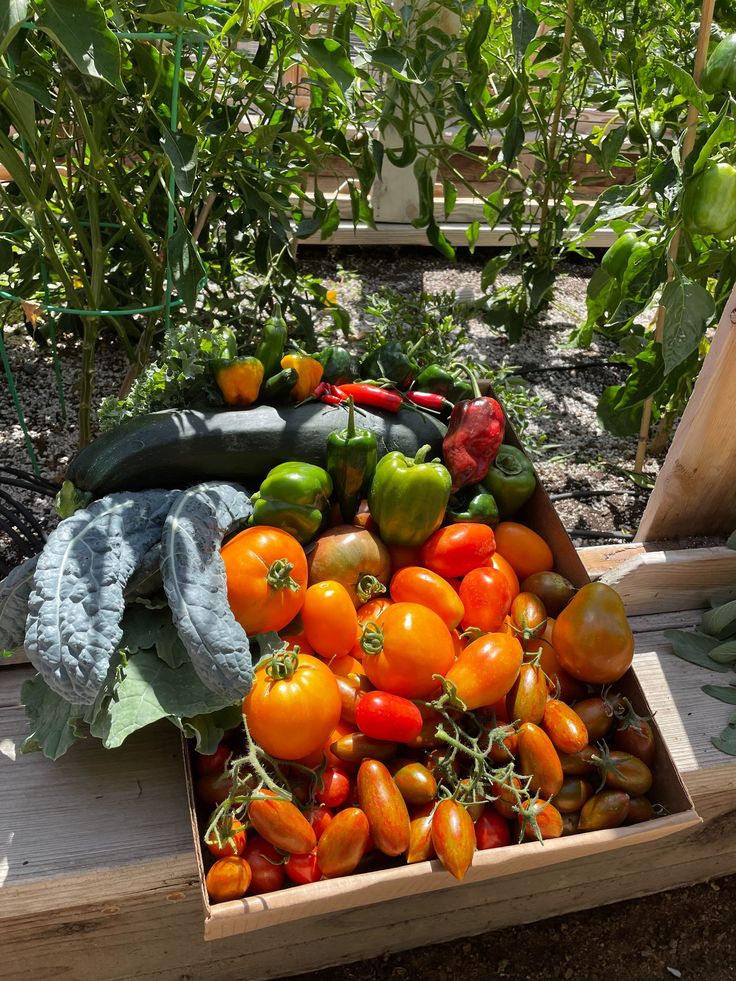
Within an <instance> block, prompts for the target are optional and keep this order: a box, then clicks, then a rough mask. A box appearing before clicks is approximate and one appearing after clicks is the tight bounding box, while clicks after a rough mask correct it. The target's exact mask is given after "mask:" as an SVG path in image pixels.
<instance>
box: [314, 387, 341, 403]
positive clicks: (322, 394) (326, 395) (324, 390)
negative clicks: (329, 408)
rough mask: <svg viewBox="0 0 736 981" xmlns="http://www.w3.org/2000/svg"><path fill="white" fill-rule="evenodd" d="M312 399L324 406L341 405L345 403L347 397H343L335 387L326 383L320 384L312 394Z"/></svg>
mask: <svg viewBox="0 0 736 981" xmlns="http://www.w3.org/2000/svg"><path fill="white" fill-rule="evenodd" d="M312 397H313V398H315V399H319V400H320V402H324V404H325V405H341V404H342V403H343V402H345V401H347V395H343V394H342V392H341V391H340V389H339V388H338V387H337V386H336V385H330V384H329V383H328V382H320V383H319V385H318V386H317V387H316V388H315V390H314V391H313V392H312Z"/></svg>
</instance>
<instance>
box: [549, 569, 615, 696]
mask: <svg viewBox="0 0 736 981" xmlns="http://www.w3.org/2000/svg"><path fill="white" fill-rule="evenodd" d="M552 644H553V646H554V649H555V652H556V654H557V660H558V661H559V662H560V667H562V668H564V670H565V671H567V672H568V673H569V674H571V675H572V676H573V677H574V678H577V679H578V680H580V681H586V682H588V684H591V685H609V684H612V683H613V682H614V681H618V679H619V678H620V677H621V676H622V675H623V674H625V673H626V671H627V670H628V668H629V665H630V664H631V661H632V659H633V657H634V635H633V634H632V632H631V627H630V626H629V623H628V620H627V619H626V611H625V610H624V604H623V602H622V600H621V597H620V596H619V595H618V593H617V592H616V591H615V590H614V589H612V588H611V587H610V586H607V585H606V584H605V583H602V582H591V583H588V585H587V586H583V588H582V589H579V590H578V592H577V593H576V594H575V596H574V597H573V598H572V600H571V601H570V602H569V603H568V605H567V606H566V607H565V609H564V610H563V611H562V613H560V615H559V616H558V617H557V619H556V620H555V627H554V632H553V634H552Z"/></svg>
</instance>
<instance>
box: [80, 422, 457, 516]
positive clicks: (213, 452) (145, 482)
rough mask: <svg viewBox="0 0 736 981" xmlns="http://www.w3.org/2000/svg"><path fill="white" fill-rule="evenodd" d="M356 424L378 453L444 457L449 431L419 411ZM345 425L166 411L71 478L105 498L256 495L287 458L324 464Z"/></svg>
mask: <svg viewBox="0 0 736 981" xmlns="http://www.w3.org/2000/svg"><path fill="white" fill-rule="evenodd" d="M360 411H361V414H360V415H359V416H358V417H357V419H356V422H357V424H358V425H359V426H364V427H365V428H367V429H372V430H373V431H374V432H375V434H376V436H377V437H378V451H379V455H381V454H383V453H387V452H388V451H389V450H401V452H402V453H407V454H414V453H416V451H417V450H418V449H419V447H420V446H423V445H424V444H425V443H429V444H430V446H431V447H432V450H433V452H434V453H436V454H439V452H440V449H441V446H442V438H443V436H444V434H445V426H444V425H443V424H442V423H441V422H440V421H439V420H437V419H434V418H432V417H430V416H427V415H425V414H423V413H420V412H413V411H411V410H408V409H407V410H406V411H404V410H402V411H401V412H400V413H399V414H398V415H397V416H388V415H385V414H383V413H377V412H371V411H369V410H367V409H361V410H360ZM345 425H347V412H346V411H345V410H344V409H343V408H342V407H341V406H326V405H321V404H317V403H309V404H307V405H299V406H270V405H259V406H256V407H255V408H253V409H240V410H238V411H232V412H194V411H188V410H187V411H176V410H167V411H164V412H152V413H150V414H149V415H145V416H139V417H138V418H137V419H131V420H130V421H129V422H124V423H122V424H121V425H120V426H117V427H116V428H115V429H113V430H111V431H110V432H108V433H105V434H104V435H102V436H100V437H98V438H97V439H96V440H95V441H94V442H92V443H90V444H89V446H86V447H85V448H84V449H83V450H82V451H81V452H80V453H79V454H78V455H77V456H76V457H74V459H73V460H72V461H71V463H70V464H69V468H68V470H67V477H68V479H69V480H71V481H73V483H74V484H75V486H76V487H78V488H80V489H81V490H86V491H91V492H92V493H93V494H94V495H95V496H97V497H99V496H101V495H103V494H110V493H112V492H113V491H120V490H140V489H141V488H145V487H184V486H186V485H187V484H193V483H198V482H199V481H202V480H237V481H244V480H245V481H247V478H252V479H251V480H250V481H249V483H248V486H249V488H250V489H251V490H252V489H254V488H255V485H256V483H258V482H260V479H261V478H262V477H263V476H264V475H265V474H266V472H267V471H268V470H270V469H271V467H275V466H276V465H277V464H278V463H284V462H286V461H287V460H303V461H304V462H305V463H316V464H318V465H319V466H323V465H324V462H325V441H326V439H327V435H328V433H330V432H332V430H333V429H340V428H342V427H343V426H345Z"/></svg>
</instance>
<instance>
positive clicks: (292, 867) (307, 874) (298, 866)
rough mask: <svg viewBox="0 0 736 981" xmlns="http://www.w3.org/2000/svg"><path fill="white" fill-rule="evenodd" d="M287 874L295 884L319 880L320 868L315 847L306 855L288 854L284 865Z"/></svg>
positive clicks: (301, 884)
mask: <svg viewBox="0 0 736 981" xmlns="http://www.w3.org/2000/svg"><path fill="white" fill-rule="evenodd" d="M284 870H285V872H286V874H287V876H288V877H289V878H290V879H291V881H292V882H294V883H295V884H296V885H297V886H305V885H307V883H309V882H319V880H320V879H321V878H322V869H321V868H320V867H319V862H318V860H317V849H316V848H315V849H314V850H313V851H311V852H307V854H306V855H289V857H288V858H287V860H286V863H285V865H284Z"/></svg>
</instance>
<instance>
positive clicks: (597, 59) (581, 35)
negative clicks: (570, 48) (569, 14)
mask: <svg viewBox="0 0 736 981" xmlns="http://www.w3.org/2000/svg"><path fill="white" fill-rule="evenodd" d="M575 33H576V34H577V36H578V40H579V41H580V43H581V44H582V46H583V49H584V51H585V53H586V55H587V56H588V60H589V61H590V63H591V65H592V66H593V67H594V68H597V69H598V71H599V72H602V71H604V70H605V67H606V62H605V59H604V57H603V52H602V51H601V48H600V45H599V44H598V38H597V37H596V36H595V34H594V33H593V31H592V30H591V29H590V28H589V27H587V26H586V25H585V24H575Z"/></svg>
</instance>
